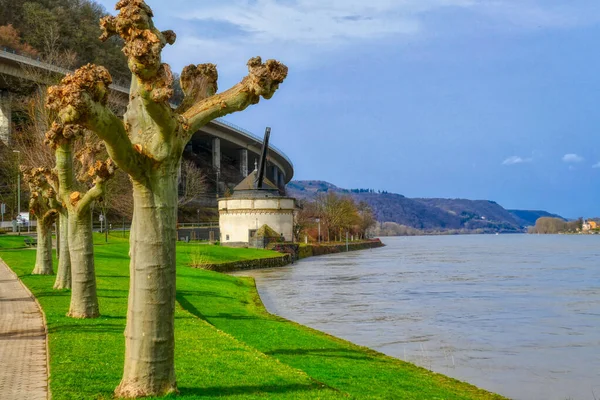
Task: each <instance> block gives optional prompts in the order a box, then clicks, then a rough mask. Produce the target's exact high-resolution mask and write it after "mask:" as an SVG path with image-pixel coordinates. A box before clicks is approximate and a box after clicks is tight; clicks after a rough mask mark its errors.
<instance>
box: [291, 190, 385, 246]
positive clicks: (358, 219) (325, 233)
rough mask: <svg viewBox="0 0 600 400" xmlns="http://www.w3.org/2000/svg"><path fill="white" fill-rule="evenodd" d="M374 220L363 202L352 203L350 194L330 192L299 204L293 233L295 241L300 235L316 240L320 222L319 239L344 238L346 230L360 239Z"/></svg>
mask: <svg viewBox="0 0 600 400" xmlns="http://www.w3.org/2000/svg"><path fill="white" fill-rule="evenodd" d="M317 220H318V221H319V222H317ZM375 222H376V220H375V217H374V216H373V212H372V210H371V208H370V207H369V205H368V204H367V203H365V202H359V203H356V202H355V201H354V199H353V198H352V197H350V196H340V195H338V194H336V193H334V192H329V193H326V194H325V193H321V194H319V195H318V196H317V197H316V198H315V199H314V200H307V201H304V202H303V203H302V204H301V209H300V211H298V212H297V213H296V221H295V227H294V233H295V236H296V240H297V241H302V240H304V237H308V238H310V239H311V240H313V241H318V239H319V238H318V235H319V225H320V227H321V229H320V230H321V240H322V241H328V242H329V241H338V240H345V235H346V233H348V235H351V236H353V237H355V238H358V239H364V238H365V237H366V236H367V231H368V230H369V228H371V227H372V226H373V225H374V224H375Z"/></svg>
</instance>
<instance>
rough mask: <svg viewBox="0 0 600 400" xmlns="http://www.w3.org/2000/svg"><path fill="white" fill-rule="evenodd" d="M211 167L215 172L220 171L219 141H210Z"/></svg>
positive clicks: (214, 139) (217, 139)
mask: <svg viewBox="0 0 600 400" xmlns="http://www.w3.org/2000/svg"><path fill="white" fill-rule="evenodd" d="M212 166H213V168H214V169H215V170H217V171H220V170H221V139H219V138H213V139H212Z"/></svg>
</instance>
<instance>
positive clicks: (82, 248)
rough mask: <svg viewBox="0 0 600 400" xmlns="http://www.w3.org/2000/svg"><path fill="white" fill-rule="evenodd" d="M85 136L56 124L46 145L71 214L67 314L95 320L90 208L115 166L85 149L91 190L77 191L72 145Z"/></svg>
mask: <svg viewBox="0 0 600 400" xmlns="http://www.w3.org/2000/svg"><path fill="white" fill-rule="evenodd" d="M72 79H74V77H73V76H67V77H66V78H65V79H64V80H63V82H65V81H66V82H68V81H69V80H72ZM51 89H52V88H51ZM51 89H49V90H50V94H51V95H50V96H49V98H48V102H49V104H52V97H53V94H52V92H51ZM82 136H84V130H83V128H82V127H81V126H79V125H63V124H60V123H56V122H55V123H54V124H53V125H52V128H51V129H50V131H48V133H47V134H46V142H47V143H48V145H50V146H51V147H52V148H53V149H54V151H55V154H56V173H57V176H58V199H59V200H60V202H61V204H62V206H63V207H64V208H65V209H66V211H67V214H68V217H67V220H68V229H67V236H68V238H67V240H68V243H69V255H70V260H71V303H70V306H69V313H68V314H67V315H68V316H70V317H73V318H96V317H98V316H99V315H100V310H99V307H98V297H97V294H96V272H95V268H94V243H93V237H92V210H91V205H92V203H93V202H94V201H97V200H99V199H100V198H101V197H102V196H103V194H104V191H105V189H106V182H107V180H108V179H110V178H111V177H112V175H113V174H114V172H115V166H114V164H113V162H112V160H110V159H108V160H106V161H104V162H103V161H95V163H94V160H93V157H92V155H93V154H95V152H94V151H93V150H90V149H89V148H84V149H83V150H82V152H81V153H80V157H79V158H80V161H82V164H83V166H82V168H83V170H84V171H86V172H87V178H88V181H89V182H90V186H91V187H90V189H89V190H87V192H86V193H85V194H82V193H81V192H79V191H77V190H76V187H75V183H74V179H73V178H74V177H73V175H74V174H73V143H74V141H75V140H77V138H79V137H82Z"/></svg>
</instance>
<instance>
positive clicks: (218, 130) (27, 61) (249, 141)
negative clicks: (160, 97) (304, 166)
mask: <svg viewBox="0 0 600 400" xmlns="http://www.w3.org/2000/svg"><path fill="white" fill-rule="evenodd" d="M35 71H38V72H40V73H39V74H36V73H32V72H35ZM70 72H71V71H69V70H66V69H64V68H60V67H56V66H54V65H51V64H47V63H44V62H42V61H40V60H36V59H32V58H31V57H27V56H24V55H22V54H17V53H15V52H14V51H12V50H10V49H2V48H0V141H2V142H4V144H6V145H8V146H10V143H11V118H12V112H11V111H12V110H11V97H12V95H13V94H14V93H18V90H17V89H16V88H18V87H21V86H23V85H22V82H23V81H32V83H41V84H45V83H50V82H43V80H44V77H47V79H48V80H50V78H51V77H53V76H54V75H56V76H63V75H66V74H67V73H70ZM33 81H36V82H33ZM40 81H42V82H40ZM19 83H20V85H19ZM110 88H111V99H112V100H113V101H115V102H116V103H117V104H120V105H123V106H126V105H127V103H128V101H129V89H128V88H125V87H123V86H119V85H114V84H113V85H111V86H110ZM261 147H262V138H260V137H258V136H256V135H254V134H252V133H251V132H248V131H247V130H245V129H242V128H240V127H238V126H235V125H233V124H231V123H228V122H226V121H224V120H222V119H218V120H215V121H213V122H211V123H209V124H208V125H207V126H205V127H203V128H202V129H201V130H200V131H198V132H196V134H194V136H193V137H192V140H191V141H190V143H189V144H188V146H187V148H186V154H187V155H188V156H189V155H190V154H191V155H192V156H196V157H198V158H200V159H203V160H204V161H205V162H206V164H208V166H210V167H211V168H212V170H213V172H214V173H215V177H216V181H217V185H216V186H215V188H218V187H219V184H218V183H219V180H220V176H219V175H220V174H221V172H222V171H223V170H224V169H228V170H229V172H231V170H232V168H235V169H236V170H237V174H234V175H238V176H235V177H231V178H230V180H232V182H227V180H226V179H224V178H221V179H223V180H222V181H221V183H225V184H237V183H238V182H235V180H236V179H239V180H241V179H243V178H244V177H246V176H248V173H249V172H251V171H252V170H253V169H254V161H255V160H256V159H258V158H259V156H260V151H261ZM231 175H232V174H231V173H230V174H229V176H231ZM293 176H294V165H293V164H292V161H291V160H290V159H289V158H288V157H287V156H286V155H285V153H284V152H283V151H281V150H279V149H278V148H277V147H275V146H272V145H270V146H269V161H268V169H267V177H268V178H269V180H271V181H272V182H273V183H275V184H276V185H277V186H279V187H280V188H283V187H285V184H287V183H288V182H289V181H290V180H291V179H292V177H293ZM221 190H223V189H219V191H221Z"/></svg>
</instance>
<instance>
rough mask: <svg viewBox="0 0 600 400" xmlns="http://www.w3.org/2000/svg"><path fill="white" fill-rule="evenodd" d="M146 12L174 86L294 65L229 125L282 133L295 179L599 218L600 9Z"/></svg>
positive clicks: (291, 3) (302, 2) (333, 4)
mask: <svg viewBox="0 0 600 400" xmlns="http://www.w3.org/2000/svg"><path fill="white" fill-rule="evenodd" d="M100 3H101V4H103V5H104V6H105V7H106V8H107V9H108V10H110V11H112V9H113V7H114V3H115V1H109V0H102V1H100ZM147 3H148V4H149V5H150V6H151V7H152V8H153V9H154V12H155V15H156V18H155V22H156V25H157V26H158V27H159V28H160V29H173V30H174V31H176V32H177V34H178V39H177V43H175V45H174V46H171V47H169V48H168V49H166V50H165V52H164V58H165V61H166V62H169V63H170V64H171V65H172V67H173V70H174V71H181V69H182V68H183V66H185V65H187V64H190V63H194V64H198V63H203V62H214V63H216V64H217V66H218V68H219V74H220V81H219V87H220V89H221V90H225V89H227V88H228V87H230V86H231V85H233V84H235V83H236V82H238V81H239V79H241V78H242V77H243V76H244V75H245V74H246V69H245V63H246V61H247V60H248V59H249V58H250V57H252V56H255V55H260V56H262V57H263V58H265V59H266V58H276V59H279V60H280V61H282V62H284V63H285V64H287V65H288V67H289V69H290V73H289V77H288V79H287V81H286V82H284V84H283V85H282V86H281V88H280V90H279V92H278V93H277V94H276V95H275V96H274V97H273V99H271V100H269V101H262V102H261V103H260V104H259V105H256V106H253V107H252V108H249V109H248V110H246V111H244V112H243V113H238V114H234V115H231V116H229V117H228V118H227V119H228V120H230V121H232V122H234V123H236V124H238V125H241V126H243V127H245V128H247V129H249V130H251V131H253V132H256V133H259V134H260V133H261V132H263V130H264V127H265V126H266V125H269V126H271V127H272V128H273V132H272V142H273V143H274V144H275V145H277V146H278V147H279V148H281V149H282V150H283V151H285V152H286V154H288V156H290V158H291V159H292V160H293V161H294V164H295V170H296V175H295V179H319V180H326V181H329V182H332V183H334V184H336V185H338V186H340V187H346V188H374V189H381V190H387V191H390V192H396V193H401V194H404V195H406V196H409V197H451V198H455V197H459V198H469V199H490V200H495V201H497V202H498V203H500V204H501V205H503V206H504V207H506V208H522V209H544V210H548V211H551V212H556V213H560V214H562V215H564V216H567V217H578V216H584V217H591V216H600V185H599V184H598V181H599V180H600V135H598V131H599V130H600V52H598V50H597V42H598V38H600V2H599V1H597V0H570V1H567V0H564V1H556V0H369V1H364V0H231V1H227V0H203V1H190V0H170V1H158V0H147Z"/></svg>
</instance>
